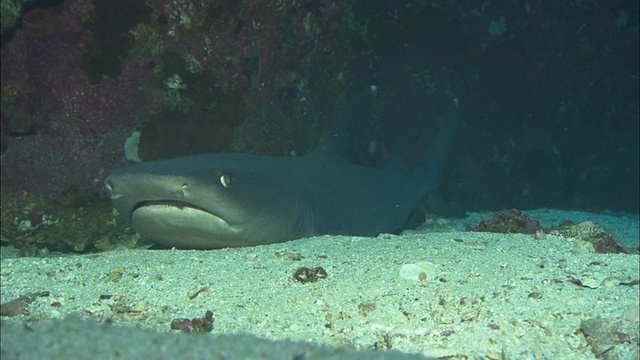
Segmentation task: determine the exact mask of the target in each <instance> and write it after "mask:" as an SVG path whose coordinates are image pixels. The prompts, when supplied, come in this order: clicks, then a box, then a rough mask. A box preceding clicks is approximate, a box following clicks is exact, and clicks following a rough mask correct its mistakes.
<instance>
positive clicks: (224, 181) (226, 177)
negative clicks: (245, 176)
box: [220, 173, 231, 189]
mask: <svg viewBox="0 0 640 360" xmlns="http://www.w3.org/2000/svg"><path fill="white" fill-rule="evenodd" d="M220 184H221V185H222V186H223V187H224V188H225V189H228V188H229V186H231V174H226V173H225V174H222V175H220Z"/></svg>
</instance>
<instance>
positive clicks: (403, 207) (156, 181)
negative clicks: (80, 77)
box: [105, 86, 459, 249]
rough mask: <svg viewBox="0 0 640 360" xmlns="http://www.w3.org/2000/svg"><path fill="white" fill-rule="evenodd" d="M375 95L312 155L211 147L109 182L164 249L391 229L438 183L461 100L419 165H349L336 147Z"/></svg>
mask: <svg viewBox="0 0 640 360" xmlns="http://www.w3.org/2000/svg"><path fill="white" fill-rule="evenodd" d="M375 93H376V87H374V86H372V87H370V88H367V89H366V90H365V91H363V92H362V93H360V94H359V95H357V96H356V97H355V99H354V100H352V102H351V103H350V104H349V105H347V107H346V108H345V110H344V111H343V114H342V117H341V119H339V121H338V122H337V123H336V125H334V126H333V127H332V128H331V129H330V130H329V133H328V134H327V135H326V136H325V138H324V139H323V140H322V142H321V144H320V146H319V147H318V149H316V151H314V152H312V153H310V154H308V155H304V156H299V157H277V156H258V155H248V154H232V153H214V154H203V155H192V156H185V157H179V158H174V159H168V160H159V161H151V162H146V163H140V164H136V165H131V166H127V167H123V168H119V169H115V170H112V171H111V172H110V174H109V175H108V177H107V178H106V180H105V187H106V188H107V190H108V192H109V193H110V197H111V200H112V202H113V205H114V207H115V208H116V209H117V210H118V212H119V213H120V215H121V216H122V217H123V218H124V219H125V220H126V221H127V222H128V223H129V224H131V226H132V227H133V228H134V229H135V230H136V231H137V232H139V233H140V234H142V235H144V236H146V237H149V238H151V239H152V240H154V241H155V242H157V243H159V244H161V245H164V246H167V247H176V248H188V249H215V248H224V247H239V246H255V245H263V244H272V243H279V242H284V241H289V240H293V239H299V238H304V237H309V236H315V235H353V236H376V235H378V234H380V233H393V232H396V231H398V230H399V229H401V228H402V226H403V225H404V224H405V223H406V221H407V219H408V218H409V216H410V214H411V212H412V211H413V210H414V208H415V207H416V205H417V204H418V202H419V201H420V200H421V199H422V198H424V197H425V196H428V195H429V194H430V193H432V192H433V191H434V190H435V189H436V188H437V185H438V179H439V175H440V173H441V172H442V168H443V164H444V162H445V158H446V155H447V152H448V144H449V142H450V139H451V137H452V134H453V133H454V131H455V128H456V126H457V123H458V117H459V115H458V104H457V99H455V100H454V106H452V109H451V110H450V111H448V112H447V114H446V115H445V118H444V124H443V125H442V126H441V128H440V129H439V130H438V132H437V133H436V134H435V136H434V139H433V141H432V142H431V143H430V145H429V147H428V149H427V151H426V155H425V158H424V160H423V162H422V164H421V165H420V166H418V167H415V168H413V169H407V168H406V167H403V166H399V165H392V166H388V167H385V168H370V167H365V166H360V165H354V164H351V163H350V162H349V161H348V159H346V158H345V157H344V156H342V154H341V153H340V152H341V151H343V150H344V148H345V147H347V146H348V141H349V140H350V137H351V135H350V132H351V131H352V130H353V129H352V127H353V123H355V122H356V119H357V118H359V117H363V116H364V115H363V113H364V112H365V111H366V110H367V108H368V106H369V104H370V101H371V99H372V98H373V97H374V95H375Z"/></svg>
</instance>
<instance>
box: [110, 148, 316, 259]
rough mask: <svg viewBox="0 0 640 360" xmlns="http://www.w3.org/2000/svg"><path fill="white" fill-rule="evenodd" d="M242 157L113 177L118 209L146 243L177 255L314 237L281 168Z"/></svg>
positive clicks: (206, 158) (207, 158)
mask: <svg viewBox="0 0 640 360" xmlns="http://www.w3.org/2000/svg"><path fill="white" fill-rule="evenodd" d="M257 158H258V157H255V156H251V155H241V154H209V155H194V156H187V157H182V158H176V159H169V160H161V161H154V162H149V163H141V164H137V165H132V166H129V167H124V168H120V169H116V170H113V171H112V172H111V173H110V174H109V176H108V177H107V179H106V180H105V187H106V188H107V190H108V192H109V193H110V197H111V200H112V202H113V204H114V207H115V208H116V209H117V210H118V212H119V213H120V215H121V216H122V217H123V218H124V219H125V220H126V221H127V222H129V223H130V224H131V226H132V227H133V228H134V229H135V230H136V231H137V232H139V233H141V234H142V235H144V236H146V237H149V238H151V239H152V240H154V241H156V242H158V243H160V244H162V245H165V246H170V247H177V248H191V249H213V248H221V247H237V246H251V245H260V244H267V243H273V242H282V241H287V240H291V234H297V235H299V236H304V235H307V234H306V233H305V231H306V230H305V229H306V228H307V224H306V222H307V220H306V216H305V213H306V212H305V210H304V204H301V203H300V201H299V199H300V196H298V194H296V193H295V189H294V188H292V187H290V186H288V182H287V176H286V174H280V173H278V171H277V167H278V166H277V164H271V166H270V165H269V164H266V163H265V162H264V160H263V159H260V160H259V161H258V159H257Z"/></svg>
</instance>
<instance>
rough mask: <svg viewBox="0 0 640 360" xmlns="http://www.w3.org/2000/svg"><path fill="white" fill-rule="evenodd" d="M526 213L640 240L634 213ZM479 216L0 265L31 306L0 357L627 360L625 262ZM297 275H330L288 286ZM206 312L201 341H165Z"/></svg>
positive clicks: (7, 321)
mask: <svg viewBox="0 0 640 360" xmlns="http://www.w3.org/2000/svg"><path fill="white" fill-rule="evenodd" d="M527 213H528V214H530V215H531V216H534V217H536V216H537V217H538V218H540V219H542V220H543V221H542V222H543V225H545V226H546V225H547V224H545V222H554V223H556V224H557V223H560V222H561V221H562V220H564V219H567V218H575V219H574V221H581V220H586V219H591V220H594V221H600V223H602V224H603V225H605V226H607V228H608V229H610V230H611V232H613V233H615V234H616V236H617V237H619V238H623V239H624V240H623V241H624V242H626V243H627V244H631V245H632V244H633V242H634V241H635V242H637V232H638V218H637V216H632V217H619V216H614V215H597V214H586V213H579V212H560V211H552V210H540V211H538V212H527ZM483 217H486V214H472V215H471V216H470V217H469V218H468V219H465V220H440V221H437V224H430V226H429V227H427V228H423V229H418V230H415V231H407V232H405V233H404V234H403V235H401V236H400V235H390V234H382V235H380V236H378V237H376V238H363V237H350V236H323V237H315V238H308V239H301V240H296V241H291V242H287V243H281V244H273V245H267V246H258V247H251V248H235V249H221V250H213V251H192V250H175V249H174V250H122V251H113V252H107V253H100V254H91V255H79V256H78V255H75V256H65V257H50V258H16V259H3V260H2V263H1V279H2V303H3V304H6V303H7V302H9V301H11V300H15V299H17V298H19V297H20V296H26V295H32V294H36V293H40V294H39V295H40V296H38V295H33V296H32V298H31V299H29V300H31V301H30V302H27V303H28V305H25V306H24V307H23V308H22V310H18V313H20V315H17V316H3V317H2V337H1V342H2V358H3V360H4V359H18V358H20V359H29V358H36V357H37V358H60V359H62V358H64V359H74V358H76V359H81V358H87V356H90V357H91V358H94V359H110V358H115V357H119V358H134V357H135V358H141V357H144V356H156V357H157V358H171V359H181V358H185V359H187V358H188V359H206V358H214V359H215V358H220V359H223V358H224V359H262V358H264V359H295V358H299V359H314V358H323V359H324V358H336V359H338V358H340V359H352V358H363V359H364V358H367V359H369V358H372V359H375V358H422V357H426V358H459V359H479V358H485V359H507V358H508V359H595V358H597V356H601V357H605V356H606V357H608V358H612V359H638V322H639V321H638V301H639V293H638V278H639V269H638V255H637V254H632V255H629V254H596V253H593V252H590V251H589V249H588V247H586V246H585V245H584V243H583V242H581V241H578V240H576V239H575V238H564V237H560V236H553V235H547V236H546V239H543V240H538V239H536V238H535V237H534V236H533V235H524V234H512V235H504V234H492V233H471V232H463V231H460V230H462V229H463V228H464V224H465V223H467V222H472V221H475V220H476V219H480V218H483ZM300 267H307V268H310V269H313V268H316V267H322V268H323V269H324V271H326V277H323V276H320V278H319V279H317V281H315V282H307V283H303V282H300V281H298V280H296V279H294V274H295V273H296V271H297V270H298V269H299V268H300ZM401 269H402V271H401ZM320 274H322V272H320ZM206 311H211V312H212V313H213V318H214V323H213V327H212V329H210V331H208V332H204V333H193V332H192V333H185V332H181V331H179V330H171V323H172V321H173V320H175V319H183V318H189V319H192V318H201V317H203V316H204V315H205V312H206ZM411 354H413V355H411Z"/></svg>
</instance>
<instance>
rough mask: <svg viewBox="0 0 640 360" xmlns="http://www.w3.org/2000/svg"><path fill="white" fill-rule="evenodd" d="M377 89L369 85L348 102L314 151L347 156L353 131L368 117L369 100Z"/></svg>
mask: <svg viewBox="0 0 640 360" xmlns="http://www.w3.org/2000/svg"><path fill="white" fill-rule="evenodd" d="M377 90H378V89H377V87H376V86H373V85H372V86H369V87H367V88H366V89H364V90H363V91H361V92H360V93H359V94H358V95H356V97H355V98H354V99H353V100H351V102H349V104H348V105H347V107H346V108H345V109H344V110H343V111H342V113H341V114H340V117H339V118H338V119H337V120H336V121H335V122H334V123H333V125H331V128H329V130H328V131H327V133H326V134H325V135H324V137H323V138H322V140H321V141H320V144H319V146H318V148H317V150H316V152H318V153H321V154H323V155H327V156H334V155H337V156H340V157H343V158H348V157H349V148H350V146H351V142H352V140H353V139H352V138H353V133H354V131H355V129H356V127H357V126H358V125H360V124H363V123H365V122H366V120H367V119H368V117H369V114H370V111H369V109H370V106H371V102H372V100H373V98H374V97H375V95H376V92H377Z"/></svg>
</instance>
